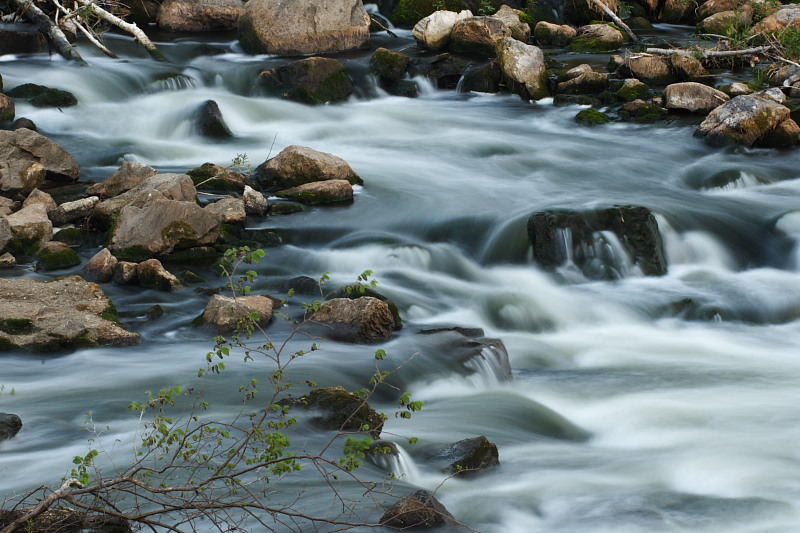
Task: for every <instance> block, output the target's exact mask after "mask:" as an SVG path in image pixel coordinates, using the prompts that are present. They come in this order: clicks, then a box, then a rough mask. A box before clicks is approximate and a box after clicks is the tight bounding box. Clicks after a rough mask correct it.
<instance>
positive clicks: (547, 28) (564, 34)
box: [533, 20, 578, 46]
mask: <svg viewBox="0 0 800 533" xmlns="http://www.w3.org/2000/svg"><path fill="white" fill-rule="evenodd" d="M577 34H578V30H576V29H575V28H573V27H572V26H570V25H568V24H561V25H559V24H552V23H550V22H545V21H544V20H540V21H539V22H537V23H536V26H535V27H534V29H533V36H534V38H535V39H536V42H537V43H538V44H541V45H544V46H566V45H568V44H569V42H570V41H571V40H572V39H573V38H574V37H575V36H576V35H577Z"/></svg>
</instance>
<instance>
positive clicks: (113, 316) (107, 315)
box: [100, 301, 119, 322]
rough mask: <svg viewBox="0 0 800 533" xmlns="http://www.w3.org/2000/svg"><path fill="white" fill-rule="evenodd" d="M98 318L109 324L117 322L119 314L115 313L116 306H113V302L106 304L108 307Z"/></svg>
mask: <svg viewBox="0 0 800 533" xmlns="http://www.w3.org/2000/svg"><path fill="white" fill-rule="evenodd" d="M100 318H103V319H105V320H109V321H111V322H119V313H118V312H117V306H116V305H114V302H112V301H109V302H108V307H106V309H105V311H103V312H102V313H100Z"/></svg>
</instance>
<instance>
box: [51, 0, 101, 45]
mask: <svg viewBox="0 0 800 533" xmlns="http://www.w3.org/2000/svg"><path fill="white" fill-rule="evenodd" d="M52 2H53V4H55V6H56V7H57V8H58V10H59V11H61V12H62V13H63V14H64V15H66V17H64V20H67V19H68V18H72V22H73V23H74V24H75V27H76V28H78V30H80V32H81V33H82V34H83V35H84V36H85V37H86V39H88V41H89V42H90V43H92V44H93V45H95V46H96V47H97V48H98V49H99V50H100V51H101V52H103V53H104V54H105V55H107V56H108V57H113V58H114V59H117V54H115V53H114V52H112V51H111V50H109V49H108V47H107V46H106V45H104V44H103V43H101V42H100V39H99V38H98V37H97V36H96V35H95V33H94V32H93V31H91V30H90V29H88V28H87V27H86V26H84V25H83V24H81V23H80V21H78V20H75V19H76V17H73V15H74V14H75V13H70V11H69V10H68V9H67V8H65V7H64V6H62V5H61V4H60V3H59V1H58V0H52Z"/></svg>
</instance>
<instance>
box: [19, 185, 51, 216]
mask: <svg viewBox="0 0 800 533" xmlns="http://www.w3.org/2000/svg"><path fill="white" fill-rule="evenodd" d="M34 204H40V205H42V206H44V208H45V209H46V210H47V211H50V210H51V209H55V208H56V206H57V205H58V204H56V201H55V200H53V197H52V196H50V195H49V194H47V193H46V192H42V191H40V190H39V189H33V190H32V191H31V192H30V193H29V194H28V197H27V198H25V201H24V202H22V207H28V206H30V205H34Z"/></svg>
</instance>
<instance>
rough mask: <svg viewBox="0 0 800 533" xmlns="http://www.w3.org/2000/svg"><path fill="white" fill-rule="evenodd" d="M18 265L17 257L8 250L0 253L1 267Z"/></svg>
mask: <svg viewBox="0 0 800 533" xmlns="http://www.w3.org/2000/svg"><path fill="white" fill-rule="evenodd" d="M0 249H2V248H0ZM15 266H17V258H16V257H14V256H13V255H11V254H10V253H8V252H6V253H4V254H0V268H13V267H15Z"/></svg>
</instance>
